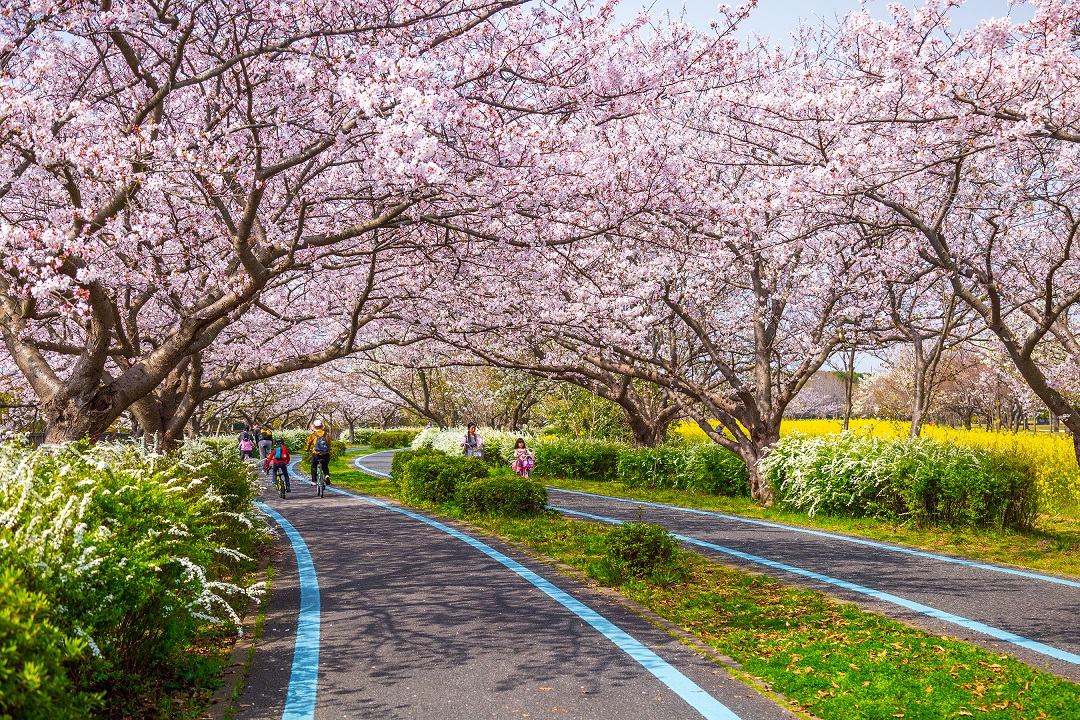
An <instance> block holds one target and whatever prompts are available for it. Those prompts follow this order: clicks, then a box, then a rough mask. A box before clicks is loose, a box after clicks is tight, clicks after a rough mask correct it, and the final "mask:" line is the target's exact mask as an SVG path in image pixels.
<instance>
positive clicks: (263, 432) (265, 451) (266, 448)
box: [255, 425, 274, 463]
mask: <svg viewBox="0 0 1080 720" xmlns="http://www.w3.org/2000/svg"><path fill="white" fill-rule="evenodd" d="M255 437H257V438H258V440H259V460H261V461H262V462H264V463H265V462H266V458H267V457H269V455H270V451H271V450H273V449H274V431H273V430H271V429H270V428H269V427H267V426H266V425H260V426H259V431H258V432H257V433H256V435H255Z"/></svg>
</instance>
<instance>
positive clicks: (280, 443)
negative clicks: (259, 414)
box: [263, 438, 292, 492]
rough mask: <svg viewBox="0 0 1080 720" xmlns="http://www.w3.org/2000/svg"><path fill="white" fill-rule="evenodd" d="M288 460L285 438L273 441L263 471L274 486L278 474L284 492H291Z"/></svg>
mask: <svg viewBox="0 0 1080 720" xmlns="http://www.w3.org/2000/svg"><path fill="white" fill-rule="evenodd" d="M289 460H290V458H289V448H287V447H286V446H285V438H276V439H275V440H274V449H273V450H272V451H270V454H269V455H267V457H266V466H265V467H264V468H263V469H264V470H265V471H266V474H267V475H270V481H271V482H273V483H275V484H276V483H277V476H278V474H279V473H280V474H281V477H282V480H283V482H284V483H285V492H292V488H291V487H290V486H289ZM271 473H272V474H271Z"/></svg>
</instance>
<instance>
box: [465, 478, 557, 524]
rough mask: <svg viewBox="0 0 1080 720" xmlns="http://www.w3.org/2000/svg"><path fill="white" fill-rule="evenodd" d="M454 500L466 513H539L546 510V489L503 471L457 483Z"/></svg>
mask: <svg viewBox="0 0 1080 720" xmlns="http://www.w3.org/2000/svg"><path fill="white" fill-rule="evenodd" d="M454 499H455V500H456V501H457V504H458V505H459V506H460V507H461V509H462V510H464V511H465V512H467V513H506V514H526V513H536V512H540V511H541V510H543V509H544V508H545V507H546V506H547V489H546V488H545V487H544V486H543V485H541V484H540V483H538V482H536V481H535V480H530V479H528V478H523V477H521V476H520V475H518V474H517V473H514V472H511V471H509V470H507V469H505V468H501V469H500V471H497V472H494V473H492V474H491V475H490V476H488V477H481V478H478V479H476V480H471V481H467V482H460V483H458V485H457V489H456V490H455V492H454Z"/></svg>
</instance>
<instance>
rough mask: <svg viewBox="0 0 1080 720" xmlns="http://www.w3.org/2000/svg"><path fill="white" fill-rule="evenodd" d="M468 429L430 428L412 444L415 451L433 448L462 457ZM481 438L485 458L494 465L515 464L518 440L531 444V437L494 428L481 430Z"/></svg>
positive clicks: (479, 430)
mask: <svg viewBox="0 0 1080 720" xmlns="http://www.w3.org/2000/svg"><path fill="white" fill-rule="evenodd" d="M465 430H466V428H463V427H460V428H448V429H446V430H439V429H438V428H428V429H426V430H423V431H422V432H421V433H420V434H419V435H417V436H416V439H415V440H413V442H412V447H413V449H420V448H431V449H433V450H440V451H442V452H444V453H446V454H447V455H461V454H462V452H463V448H462V442H463V441H464V440H465ZM477 433H478V434H479V435H480V438H481V439H482V440H483V441H484V458H485V459H486V460H488V461H489V462H491V463H493V464H500V463H506V464H509V463H511V462H513V459H514V443H515V442H517V439H518V438H523V439H524V440H525V442H526V443H527V444H528V443H531V442H532V441H533V437H532V436H531V435H527V434H523V433H520V432H506V431H505V430H493V429H492V428H480V429H478V430H477Z"/></svg>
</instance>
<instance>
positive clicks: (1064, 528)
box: [543, 478, 1080, 578]
mask: <svg viewBox="0 0 1080 720" xmlns="http://www.w3.org/2000/svg"><path fill="white" fill-rule="evenodd" d="M543 482H544V483H546V484H548V485H550V486H551V487H556V488H563V489H565V490H580V491H583V492H591V493H597V494H600V495H610V496H612V497H621V498H626V499H628V500H643V501H646V502H658V503H665V504H668V505H682V506H684V507H692V508H700V509H702V510H713V511H716V512H722V513H727V514H730V515H740V516H743V517H747V518H755V519H762V520H769V521H771V522H778V523H786V524H788V525H797V526H801V527H806V528H813V529H815V530H825V531H828V532H836V533H846V534H849V535H858V536H859V537H864V538H870V539H873V540H880V541H882V542H889V543H893V544H896V545H905V546H907V547H912V548H917V549H919V550H927V551H930V552H934V553H939V554H940V553H943V554H951V555H962V556H964V557H967V558H972V559H976V560H988V561H990V562H995V563H999V564H1002V565H1013V566H1016V567H1022V568H1027V569H1031V570H1039V571H1042V572H1048V573H1053V574H1057V575H1070V576H1073V577H1076V578H1080V521H1076V520H1069V519H1064V518H1050V517H1045V516H1044V517H1041V518H1039V521H1038V523H1037V524H1036V527H1035V529H1033V530H1030V531H1027V532H1015V531H1011V530H993V529H979V528H942V527H927V526H920V525H918V524H915V523H903V522H895V521H889V520H879V519H875V518H847V517H823V516H818V517H814V518H811V517H807V516H806V515H805V514H803V513H799V512H794V511H790V510H784V509H782V508H775V507H770V508H765V507H761V505H759V504H758V503H757V502H756V501H755V500H752V499H750V498H740V497H721V496H716V495H706V494H704V493H699V492H693V491H688V490H656V489H650V488H642V487H632V488H631V487H626V486H625V485H624V484H623V483H620V482H590V481H584V480H567V479H565V478H543Z"/></svg>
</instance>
